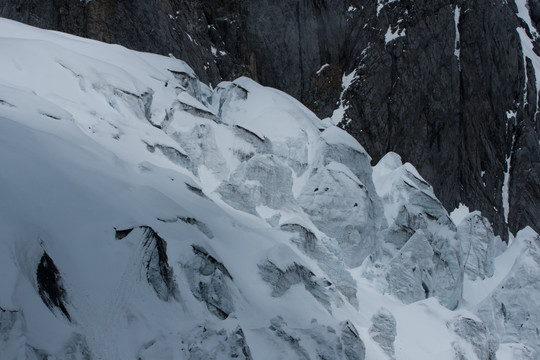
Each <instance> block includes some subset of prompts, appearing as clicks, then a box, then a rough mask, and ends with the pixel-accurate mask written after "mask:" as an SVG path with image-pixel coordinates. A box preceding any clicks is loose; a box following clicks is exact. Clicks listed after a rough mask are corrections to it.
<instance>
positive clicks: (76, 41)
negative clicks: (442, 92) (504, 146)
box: [0, 19, 540, 360]
mask: <svg viewBox="0 0 540 360" xmlns="http://www.w3.org/2000/svg"><path fill="white" fill-rule="evenodd" d="M0 48H1V49H3V51H2V52H1V54H0V168H1V169H2V171H0V189H1V190H0V194H1V201H0V228H1V229H2V231H1V232H0V334H1V336H0V357H1V358H2V359H232V358H240V359H348V360H352V359H393V358H395V359H434V358H437V359H455V358H459V359H463V358H465V359H493V358H495V356H497V358H499V359H513V358H527V357H528V358H530V359H535V358H537V356H538V354H540V340H539V337H538V331H539V330H538V324H539V323H540V311H539V310H538V309H539V307H538V303H537V302H538V300H537V299H538V298H539V295H540V288H539V287H538V283H537V282H536V279H537V277H538V271H539V269H540V256H539V253H540V248H539V240H538V235H537V234H536V233H534V232H533V231H532V230H530V228H527V229H525V230H523V231H521V232H520V233H518V235H517V237H516V239H515V240H514V241H513V242H512V244H511V245H510V247H508V248H506V246H505V245H504V244H503V243H502V242H501V241H500V239H499V238H498V237H494V236H493V232H492V230H491V228H490V225H489V222H487V221H486V220H485V219H484V218H482V217H481V215H480V214H479V213H472V214H470V215H469V216H467V217H466V218H465V219H464V220H463V221H462V222H461V223H460V224H457V225H458V226H456V224H454V223H453V222H452V220H451V219H450V217H449V216H448V213H447V211H446V210H445V209H444V208H443V206H442V204H441V203H440V202H439V201H438V200H437V198H436V197H435V196H434V195H433V191H432V188H431V187H430V186H429V184H427V183H426V182H425V180H424V179H422V177H421V176H420V174H419V173H418V172H417V171H416V170H415V169H414V168H413V167H412V166H411V165H410V164H402V162H401V159H400V158H399V156H398V155H397V154H392V153H391V154H388V155H387V156H385V157H384V158H383V159H382V160H381V161H380V162H379V164H377V165H376V166H375V167H373V168H372V167H371V164H370V162H371V158H370V157H369V155H368V154H367V153H366V152H365V150H364V149H363V148H362V146H360V145H359V144H358V143H357V142H356V140H354V139H353V138H352V137H351V136H350V135H348V134H347V133H346V132H344V131H343V130H341V129H339V128H337V127H335V126H327V125H324V126H323V123H322V122H321V121H319V119H318V118H317V117H316V116H314V115H313V114H312V113H311V112H310V111H309V110H308V109H307V108H305V107H304V106H303V105H301V104H300V103H298V102H297V101H296V100H294V99H293V98H291V97H290V96H288V95H286V94H284V93H282V92H280V91H277V90H274V89H270V88H265V87H262V86H260V85H258V84H257V83H255V82H253V81H251V80H249V79H247V78H240V79H237V80H235V81H233V82H227V83H221V84H220V85H219V86H218V87H217V88H216V89H210V88H208V87H207V86H206V85H204V84H202V83H201V82H199V81H198V80H197V78H196V76H195V74H194V72H193V71H192V70H191V69H190V68H189V67H188V66H187V65H186V64H185V63H184V62H182V61H180V60H177V59H174V58H167V57H162V56H157V55H152V54H147V53H139V52H134V51H130V50H127V49H125V48H123V47H119V46H114V45H106V44H102V43H99V42H95V41H90V40H86V39H81V38H77V37H74V36H70V35H65V34H61V33H55V32H47V31H43V30H38V29H35V28H31V27H28V26H24V25H21V24H18V23H15V22H12V21H8V20H4V19H0Z"/></svg>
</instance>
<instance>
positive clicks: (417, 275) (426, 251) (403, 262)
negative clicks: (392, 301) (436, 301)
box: [386, 230, 434, 304]
mask: <svg viewBox="0 0 540 360" xmlns="http://www.w3.org/2000/svg"><path fill="white" fill-rule="evenodd" d="M433 257H434V253H433V249H432V247H431V245H430V244H429V242H428V240H427V238H426V236H425V235H424V233H423V232H422V231H421V230H418V231H417V232H416V233H415V234H414V235H413V236H411V238H410V239H409V241H407V243H406V244H405V245H404V246H403V247H402V248H401V250H400V251H399V253H398V254H397V255H396V257H394V259H392V261H390V264H389V269H388V272H387V273H386V280H387V282H388V287H389V291H390V292H391V293H392V294H394V295H396V296H397V297H398V298H399V299H400V300H401V301H403V302H404V303H406V304H409V303H412V302H415V301H418V300H422V299H425V298H428V297H429V296H431V295H432V294H430V292H433V287H434V284H433V281H432V274H433V270H434V264H433Z"/></svg>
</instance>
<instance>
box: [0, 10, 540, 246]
mask: <svg viewBox="0 0 540 360" xmlns="http://www.w3.org/2000/svg"><path fill="white" fill-rule="evenodd" d="M539 8H540V7H539V5H538V1H536V0H512V1H508V2H507V1H491V0H481V1H476V0H474V1H473V0H437V1H432V0H422V1H408V0H399V1H394V0H378V1H372V0H369V1H367V0H355V1H328V0H322V1H305V0H301V1H300V0H294V1H293V0H287V1H278V2H270V1H265V0H257V1H248V2H242V1H221V0H212V1H210V0H207V1H191V0H188V1H180V0H174V1H163V0H151V1H130V2H118V1H111V0H93V1H79V0H67V1H62V2H57V1H16V0H3V1H0V16H4V17H8V18H12V19H15V20H19V21H23V22H26V23H29V24H31V25H35V26H40V27H44V28H49V29H55V30H60V31H65V32H69V33H73V34H76V35H80V36H85V37H89V38H93V39H97V40H101V41H106V42H111V43H119V44H122V45H125V46H128V47H129V48H133V49H136V50H143V51H150V52H155V53H161V54H164V55H168V54H169V53H172V54H174V55H175V56H176V57H178V58H182V59H184V60H185V61H187V63H188V64H189V65H190V66H191V67H192V68H193V69H194V70H195V72H196V73H197V75H198V76H199V77H200V79H201V80H202V81H203V82H205V83H211V84H213V86H216V85H217V84H218V83H219V82H220V81H221V80H233V79H235V78H237V77H238V76H240V75H247V76H249V77H251V78H253V79H255V80H257V81H259V82H260V83H262V84H263V85H267V86H272V87H276V88H278V89H281V90H284V91H286V92H287V93H289V94H291V95H293V96H294V97H295V98H297V99H299V100H300V101H301V102H303V103H304V104H306V105H307V106H308V107H309V108H310V109H311V110H313V111H315V113H316V114H317V115H318V116H319V117H321V118H324V117H332V119H333V121H334V122H335V123H339V124H340V127H342V128H344V129H345V130H347V131H348V132H349V133H350V134H352V135H353V136H354V137H355V138H356V139H357V140H358V141H359V142H360V143H361V144H362V145H363V146H364V147H365V148H366V149H367V150H368V151H369V153H370V154H371V156H372V157H373V159H374V161H375V162H376V161H378V160H379V159H380V158H382V157H383V156H384V155H385V154H386V153H387V152H389V151H394V152H396V153H399V154H400V155H401V156H402V157H403V158H404V159H405V160H406V161H408V162H411V163H412V164H414V165H415V166H416V167H417V168H418V169H419V171H420V172H421V173H422V174H423V176H424V177H425V178H426V179H427V180H428V181H429V182H430V183H431V184H432V185H433V187H434V191H435V194H436V195H437V196H438V198H439V199H441V201H442V202H443V204H444V205H445V206H446V207H447V208H449V209H453V208H456V207H458V205H459V204H460V203H461V204H464V205H467V206H468V207H469V208H471V209H474V210H479V211H481V212H482V214H484V215H485V216H486V217H487V218H488V219H489V220H490V222H491V224H492V227H493V230H494V232H495V234H497V235H500V236H501V237H502V238H503V239H505V240H507V239H508V229H509V230H510V232H511V233H514V234H515V232H516V231H518V230H519V229H521V228H523V227H524V226H527V225H530V226H532V227H533V228H534V229H535V230H536V231H540V223H538V219H540V207H539V206H540V205H538V204H539V203H540V201H539V199H540V193H539V191H540V190H539V189H540V180H539V179H540V161H539V159H540V147H539V145H538V144H539V131H540V130H539V125H538V120H537V119H536V114H537V102H538V101H537V97H538V86H537V84H536V82H537V81H536V79H537V78H538V76H537V75H536V73H537V71H536V70H537V69H540V65H538V64H540V60H539V58H538V55H537V54H536V53H537V52H538V51H536V52H535V50H534V46H535V45H533V44H536V43H537V39H538V32H537V30H536V24H537V23H538V19H539V15H538V14H539V10H538V9H539ZM529 9H531V11H529ZM334 110H335V111H334ZM456 190H457V191H456Z"/></svg>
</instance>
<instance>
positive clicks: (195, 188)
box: [184, 183, 206, 197]
mask: <svg viewBox="0 0 540 360" xmlns="http://www.w3.org/2000/svg"><path fill="white" fill-rule="evenodd" d="M184 184H186V187H187V189H188V190H189V191H191V192H193V193H194V194H197V195H199V196H201V197H206V195H204V192H203V191H202V189H201V188H198V187H195V186H193V185H190V184H188V183H184Z"/></svg>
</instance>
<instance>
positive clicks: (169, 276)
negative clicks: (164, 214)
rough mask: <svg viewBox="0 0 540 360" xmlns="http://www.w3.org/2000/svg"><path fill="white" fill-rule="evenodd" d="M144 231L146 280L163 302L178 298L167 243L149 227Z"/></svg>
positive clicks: (143, 227)
mask: <svg viewBox="0 0 540 360" xmlns="http://www.w3.org/2000/svg"><path fill="white" fill-rule="evenodd" d="M141 229H144V236H145V238H144V243H143V247H144V257H143V260H144V262H145V268H146V278H147V280H148V283H149V284H150V285H152V287H153V288H154V290H155V292H156V294H157V295H158V297H159V298H160V299H161V300H163V301H168V300H169V299H171V298H177V291H178V290H177V287H176V283H175V282H174V275H173V270H172V268H171V267H170V266H169V262H168V257H167V243H166V242H165V240H164V239H163V238H162V237H161V236H159V235H158V234H157V233H156V232H155V231H154V229H152V228H151V227H149V226H141Z"/></svg>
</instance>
